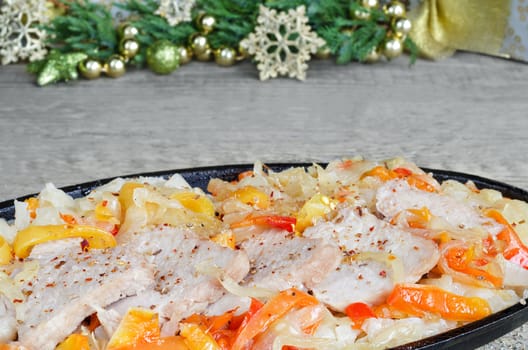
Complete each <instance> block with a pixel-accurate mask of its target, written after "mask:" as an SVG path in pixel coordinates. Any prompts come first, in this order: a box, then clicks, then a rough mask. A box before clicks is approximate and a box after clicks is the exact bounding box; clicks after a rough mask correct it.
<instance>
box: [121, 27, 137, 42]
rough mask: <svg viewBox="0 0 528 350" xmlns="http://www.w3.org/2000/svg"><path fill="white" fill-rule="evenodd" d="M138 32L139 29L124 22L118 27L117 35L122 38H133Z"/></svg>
mask: <svg viewBox="0 0 528 350" xmlns="http://www.w3.org/2000/svg"><path fill="white" fill-rule="evenodd" d="M138 34H139V30H138V29H137V28H136V27H134V26H133V25H130V24H124V25H122V26H121V27H120V28H119V36H120V37H121V38H122V39H135V38H136V36H138Z"/></svg>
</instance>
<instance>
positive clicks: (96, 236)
mask: <svg viewBox="0 0 528 350" xmlns="http://www.w3.org/2000/svg"><path fill="white" fill-rule="evenodd" d="M75 237H80V238H84V239H85V240H86V241H87V242H88V248H95V249H103V248H111V247H115V245H116V240H115V238H114V236H113V235H112V234H111V233H109V232H107V231H104V230H101V229H99V228H97V227H93V226H87V225H44V226H29V227H27V228H26V229H24V230H22V231H19V232H18V234H17V235H16V237H15V241H14V243H13V249H14V251H15V254H16V256H18V257H19V258H26V257H27V256H29V253H30V252H31V249H32V248H33V247H34V246H35V245H37V244H41V243H44V242H49V241H54V240H58V239H64V238H75Z"/></svg>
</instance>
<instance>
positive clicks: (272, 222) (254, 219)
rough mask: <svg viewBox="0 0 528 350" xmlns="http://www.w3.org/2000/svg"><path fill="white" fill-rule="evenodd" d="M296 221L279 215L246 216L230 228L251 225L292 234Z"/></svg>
mask: <svg viewBox="0 0 528 350" xmlns="http://www.w3.org/2000/svg"><path fill="white" fill-rule="evenodd" d="M296 222H297V219H296V218H294V217H291V216H280V215H263V216H251V215H249V216H247V217H246V218H245V219H243V220H242V221H238V222H235V223H233V224H231V228H232V229H235V228H239V227H247V226H252V225H259V226H269V227H272V228H278V229H281V230H286V231H288V232H293V231H294V230H295V223H296Z"/></svg>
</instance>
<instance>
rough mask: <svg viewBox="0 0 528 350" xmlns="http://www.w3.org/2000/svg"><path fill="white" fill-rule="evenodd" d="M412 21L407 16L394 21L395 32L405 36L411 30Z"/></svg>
mask: <svg viewBox="0 0 528 350" xmlns="http://www.w3.org/2000/svg"><path fill="white" fill-rule="evenodd" d="M411 29H412V23H411V21H410V20H408V19H407V18H400V19H398V20H397V21H396V22H394V32H395V33H396V34H397V35H399V36H401V37H403V36H406V35H407V34H409V33H410V32H411Z"/></svg>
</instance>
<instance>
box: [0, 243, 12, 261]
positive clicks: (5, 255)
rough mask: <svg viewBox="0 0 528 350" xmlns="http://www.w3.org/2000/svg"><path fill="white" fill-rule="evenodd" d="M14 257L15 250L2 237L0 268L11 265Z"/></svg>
mask: <svg viewBox="0 0 528 350" xmlns="http://www.w3.org/2000/svg"><path fill="white" fill-rule="evenodd" d="M12 257H13V250H12V249H11V247H10V246H9V243H7V242H6V241H5V239H4V237H2V236H0V266H1V265H7V264H9V263H10V262H11V258H12Z"/></svg>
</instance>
